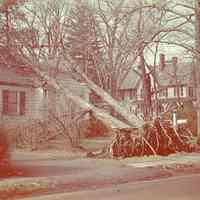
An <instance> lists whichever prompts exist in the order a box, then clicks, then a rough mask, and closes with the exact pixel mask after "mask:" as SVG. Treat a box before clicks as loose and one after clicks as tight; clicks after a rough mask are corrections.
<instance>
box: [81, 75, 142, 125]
mask: <svg viewBox="0 0 200 200" xmlns="http://www.w3.org/2000/svg"><path fill="white" fill-rule="evenodd" d="M80 75H81V76H82V77H83V78H84V80H85V81H86V82H87V85H88V87H89V88H90V89H92V90H93V91H95V92H96V94H97V95H99V96H100V97H101V98H102V99H103V100H104V101H105V102H107V103H108V104H109V105H111V106H112V107H113V108H114V110H115V111H116V112H117V113H119V114H120V115H121V116H122V117H124V119H125V120H126V121H127V122H128V124H129V126H132V127H135V128H140V127H142V126H143V124H144V121H143V120H141V119H139V118H138V117H137V116H136V115H134V114H132V113H130V112H129V111H128V110H126V109H125V108H122V107H121V106H120V105H119V102H118V101H116V100H115V99H114V98H112V97H111V95H109V94H108V93H107V92H105V90H103V89H102V88H100V87H99V86H98V85H96V84H95V83H94V82H93V81H91V80H90V79H89V78H88V77H87V76H86V75H85V74H84V73H82V72H81V73H80Z"/></svg>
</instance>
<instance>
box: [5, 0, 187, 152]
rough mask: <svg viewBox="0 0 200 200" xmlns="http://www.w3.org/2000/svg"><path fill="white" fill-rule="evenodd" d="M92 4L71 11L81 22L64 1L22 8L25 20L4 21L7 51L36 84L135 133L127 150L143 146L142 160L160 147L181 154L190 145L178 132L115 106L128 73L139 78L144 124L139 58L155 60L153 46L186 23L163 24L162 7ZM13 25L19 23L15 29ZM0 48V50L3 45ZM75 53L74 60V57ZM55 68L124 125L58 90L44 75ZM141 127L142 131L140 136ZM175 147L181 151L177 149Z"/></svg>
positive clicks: (146, 105)
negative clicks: (9, 28) (78, 83)
mask: <svg viewBox="0 0 200 200" xmlns="http://www.w3.org/2000/svg"><path fill="white" fill-rule="evenodd" d="M97 2H98V3H97V5H96V6H95V7H92V6H91V5H90V4H89V3H86V4H85V3H83V4H80V5H82V6H80V5H79V7H77V8H76V9H79V10H80V9H83V11H84V12H85V13H83V12H82V15H83V14H84V15H83V16H82V15H81V14H80V12H73V11H74V10H73V9H74V8H72V11H71V12H69V11H68V8H69V7H68V5H67V4H66V3H65V1H62V2H60V1H49V2H48V4H47V3H46V2H43V3H41V4H37V3H34V2H33V5H32V6H31V7H23V6H22V7H23V8H21V10H22V11H23V9H27V10H26V11H28V12H29V15H27V16H23V18H20V19H19V18H12V20H14V21H12V20H11V21H9V25H10V26H12V25H13V29H12V31H13V30H14V27H15V26H18V29H17V31H14V34H12V31H9V33H8V32H5V33H6V34H7V38H9V50H11V51H14V52H15V53H16V55H18V56H20V57H22V58H23V63H24V65H25V66H27V67H30V68H31V69H32V70H33V71H34V73H35V74H36V75H37V76H38V77H39V79H40V80H42V81H44V82H46V83H47V84H48V85H50V86H51V87H53V88H54V89H55V90H56V91H57V92H60V93H62V94H63V96H64V98H69V99H70V100H72V101H73V102H75V103H76V104H77V105H78V106H79V107H81V108H82V109H84V110H91V111H92V112H93V113H94V114H95V116H96V117H97V118H98V119H100V120H102V121H103V122H104V123H105V124H109V125H110V126H111V127H115V128H132V127H134V128H139V133H140V134H139V135H138V136H136V138H135V140H134V141H135V142H133V140H132V143H131V148H132V147H135V146H138V145H139V146H142V147H143V148H139V149H138V150H139V151H143V153H141V155H144V154H145V153H144V152H145V149H146V148H148V150H150V152H151V153H153V154H160V153H159V152H163V151H161V150H160V149H159V148H164V146H165V147H166V146H167V147H166V148H171V146H170V145H172V146H173V148H174V150H173V151H176V150H179V151H180V150H182V149H183V148H182V147H183V146H184V145H185V146H187V145H186V143H187V142H188V141H189V140H184V139H183V138H182V136H181V134H182V132H177V131H176V130H175V129H170V131H169V130H168V129H167V130H166V129H165V128H162V124H160V123H155V124H154V125H153V126H152V127H151V126H150V125H149V126H148V125H145V126H144V127H143V125H144V124H145V121H144V120H142V119H140V118H138V117H137V116H136V115H135V114H133V113H130V112H129V111H128V110H126V109H125V108H124V107H122V106H120V104H119V102H118V101H117V91H118V89H119V87H120V84H121V83H122V82H123V80H124V79H125V78H126V76H127V74H128V73H129V72H130V71H131V70H135V71H136V73H138V74H140V75H141V78H142V79H143V82H144V83H143V84H144V90H145V95H146V96H145V103H144V108H146V109H145V117H144V118H145V120H146V119H147V120H149V119H150V117H149V115H150V114H151V112H150V110H151V109H150V106H151V105H150V100H151V99H149V98H151V97H149V94H148V92H149V91H148V87H147V85H146V83H145V80H146V79H145V78H146V72H145V70H146V66H145V62H146V60H145V56H144V54H145V52H146V51H148V50H149V49H150V51H151V52H153V53H154V54H156V53H157V51H155V52H156V53H155V52H154V47H155V44H158V43H160V42H162V40H163V39H164V38H167V36H168V35H169V33H171V32H184V31H182V30H181V28H182V26H183V25H184V24H185V23H187V22H182V23H180V24H179V23H178V24H177V25H175V26H172V25H171V24H170V23H169V24H168V23H164V22H165V21H163V20H166V18H167V15H166V11H167V10H168V7H167V6H166V5H167V1H166V2H165V1H163V2H162V3H157V4H151V3H148V2H146V3H145V2H142V3H141V2H138V3H137V2H134V3H133V4H128V5H129V6H127V5H126V2H125V1H120V3H113V2H110V1H103V0H102V1H101V0H98V1H97ZM76 9H75V11H76ZM170 12H171V10H170ZM71 13H79V14H80V16H77V15H75V17H76V19H73V17H74V15H72V14H71ZM13 14H15V13H13ZM78 17H79V18H78ZM80 18H84V19H85V21H84V23H85V24H81V23H82V22H81V19H80ZM17 20H19V21H20V23H17ZM14 22H15V23H14ZM166 24H167V25H166ZM169 25H170V27H169ZM84 26H86V27H90V28H89V29H90V30H88V31H90V32H89V34H88V33H87V31H84V30H82V29H84ZM69 36H70V37H69ZM88 37H89V38H88ZM3 42H5V41H3ZM3 42H2V45H6V44H5V43H4V44H3ZM166 43H167V42H166ZM169 43H170V41H169ZM94 49H95V52H94ZM77 52H78V55H75V56H74V53H75V54H76V53H77ZM68 55H69V56H68ZM77 57H78V58H79V59H77ZM80 57H81V59H80ZM138 58H140V64H139V68H140V70H138V69H135V68H133V66H134V65H138ZM155 58H156V57H155ZM80 60H81V62H80ZM91 63H92V64H91ZM5 64H6V61H5ZM60 66H62V68H63V67H64V70H65V72H66V73H69V74H71V76H72V78H75V79H76V80H77V79H81V81H83V82H85V83H86V84H87V86H88V87H89V88H90V89H91V90H92V91H94V92H95V93H96V94H97V95H98V96H100V97H101V98H102V100H103V101H104V102H106V103H107V104H108V105H110V106H111V107H112V108H113V109H114V110H115V111H116V112H117V113H119V114H120V116H122V117H123V119H124V120H123V121H121V120H119V119H118V118H116V117H114V116H112V115H111V114H109V113H106V112H105V111H103V110H102V109H100V108H98V107H96V106H95V105H92V104H91V103H89V102H88V101H86V100H84V99H83V98H81V97H79V96H77V95H76V94H74V93H73V92H72V91H71V90H70V88H66V87H63V85H62V83H61V82H60V80H58V79H57V78H56V74H54V76H51V75H50V74H49V68H51V67H52V68H57V69H58V70H59V68H60ZM91 68H92V70H91ZM89 70H90V71H93V72H95V78H94V77H92V76H90V75H91V74H90V73H89ZM77 77H78V78H77ZM96 80H98V81H96ZM142 127H143V131H141V130H140V128H142ZM117 137H118V136H117ZM174 138H175V139H174ZM116 140H117V141H118V139H116ZM127 140H128V139H127ZM127 140H125V143H126V142H127ZM155 143H156V144H155ZM179 143H180V144H181V145H182V146H181V145H180V146H181V147H180V148H179ZM177 146H178V147H177ZM117 148H118V147H117ZM119 148H121V147H119ZM187 148H188V146H187ZM187 148H186V149H187ZM135 149H137V148H135ZM188 149H189V148H188ZM117 151H118V150H117ZM170 151H171V150H170ZM148 152H149V151H148Z"/></svg>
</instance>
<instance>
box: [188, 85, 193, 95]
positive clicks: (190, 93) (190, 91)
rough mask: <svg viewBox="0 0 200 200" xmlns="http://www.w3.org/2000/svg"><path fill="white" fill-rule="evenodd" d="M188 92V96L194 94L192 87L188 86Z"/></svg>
mask: <svg viewBox="0 0 200 200" xmlns="http://www.w3.org/2000/svg"><path fill="white" fill-rule="evenodd" d="M188 93H189V96H190V97H193V96H194V90H193V88H192V87H189V88H188Z"/></svg>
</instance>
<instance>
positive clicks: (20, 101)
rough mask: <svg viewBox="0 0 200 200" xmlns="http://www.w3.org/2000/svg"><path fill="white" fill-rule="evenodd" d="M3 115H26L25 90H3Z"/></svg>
mask: <svg viewBox="0 0 200 200" xmlns="http://www.w3.org/2000/svg"><path fill="white" fill-rule="evenodd" d="M2 96H3V110H2V111H3V115H10V116H16V115H24V114H25V102H26V96H25V92H18V91H11V90H3V93H2Z"/></svg>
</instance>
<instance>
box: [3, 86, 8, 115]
mask: <svg viewBox="0 0 200 200" xmlns="http://www.w3.org/2000/svg"><path fill="white" fill-rule="evenodd" d="M2 94H3V95H2V96H3V110H2V112H3V114H7V113H8V109H9V108H8V95H9V91H8V90H3V93H2Z"/></svg>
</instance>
